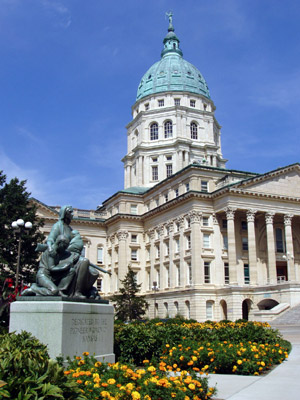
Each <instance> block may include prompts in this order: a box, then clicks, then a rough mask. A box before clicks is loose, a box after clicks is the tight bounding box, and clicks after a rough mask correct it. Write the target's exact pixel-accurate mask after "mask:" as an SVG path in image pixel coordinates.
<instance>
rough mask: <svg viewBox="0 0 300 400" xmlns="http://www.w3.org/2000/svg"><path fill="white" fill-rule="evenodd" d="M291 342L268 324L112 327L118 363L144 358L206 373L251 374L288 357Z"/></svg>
mask: <svg viewBox="0 0 300 400" xmlns="http://www.w3.org/2000/svg"><path fill="white" fill-rule="evenodd" d="M290 349H291V345H290V343H289V342H287V341H286V340H283V339H282V338H281V336H280V334H279V332H278V331H277V330H274V329H272V328H271V327H270V325H269V324H268V323H261V322H252V321H237V322H230V321H221V322H212V321H207V322H205V323H198V322H194V321H184V320H176V319H171V320H167V321H166V322H161V321H148V322H146V323H133V324H127V325H116V326H115V353H116V355H117V357H118V359H119V361H122V362H129V361H131V362H133V363H134V364H135V365H141V364H142V362H143V360H144V359H149V360H151V361H152V363H153V364H155V365H159V363H160V362H164V363H166V365H167V366H169V367H170V366H172V368H174V365H176V366H177V367H176V368H179V371H180V370H181V369H184V370H188V371H196V372H201V371H202V372H210V373H215V372H218V373H227V374H228V373H229V374H233V373H234V374H243V375H253V374H255V375H257V374H261V373H263V372H265V371H266V370H267V369H270V368H271V367H273V366H274V365H276V364H279V363H281V362H282V361H284V360H285V359H286V358H287V357H288V353H289V351H290Z"/></svg>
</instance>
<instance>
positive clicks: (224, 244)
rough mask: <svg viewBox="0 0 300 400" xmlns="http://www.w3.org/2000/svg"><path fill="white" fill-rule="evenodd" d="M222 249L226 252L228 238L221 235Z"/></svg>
mask: <svg viewBox="0 0 300 400" xmlns="http://www.w3.org/2000/svg"><path fill="white" fill-rule="evenodd" d="M223 249H224V250H228V236H227V235H223Z"/></svg>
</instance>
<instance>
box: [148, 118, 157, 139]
mask: <svg viewBox="0 0 300 400" xmlns="http://www.w3.org/2000/svg"><path fill="white" fill-rule="evenodd" d="M150 140H158V125H157V123H156V122H154V123H153V124H151V126H150Z"/></svg>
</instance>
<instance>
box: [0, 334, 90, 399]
mask: <svg viewBox="0 0 300 400" xmlns="http://www.w3.org/2000/svg"><path fill="white" fill-rule="evenodd" d="M0 398H7V399H16V400H31V399H32V400H35V399H39V400H42V399H43V400H46V399H47V400H48V399H49V400H50V399H68V400H72V399H74V400H75V399H76V400H79V399H85V397H83V396H82V395H81V392H80V390H79V389H78V387H77V386H76V385H75V384H74V382H72V381H70V380H69V379H68V377H66V376H65V375H64V373H63V368H62V367H60V366H59V365H58V363H57V362H56V361H54V360H50V358H49V354H48V351H47V347H46V346H45V345H43V344H42V343H40V342H39V341H38V340H37V339H36V338H34V337H33V336H32V335H31V334H30V333H28V332H25V331H23V332H22V333H21V334H15V333H6V334H2V335H0Z"/></svg>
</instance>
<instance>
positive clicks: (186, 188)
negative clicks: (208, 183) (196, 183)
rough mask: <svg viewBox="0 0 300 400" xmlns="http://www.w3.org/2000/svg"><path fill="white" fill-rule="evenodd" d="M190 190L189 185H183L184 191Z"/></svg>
mask: <svg viewBox="0 0 300 400" xmlns="http://www.w3.org/2000/svg"><path fill="white" fill-rule="evenodd" d="M189 190H190V184H189V183H186V184H185V191H186V192H188V191H189Z"/></svg>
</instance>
